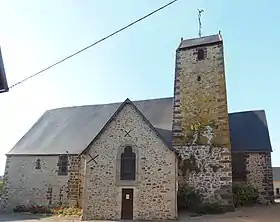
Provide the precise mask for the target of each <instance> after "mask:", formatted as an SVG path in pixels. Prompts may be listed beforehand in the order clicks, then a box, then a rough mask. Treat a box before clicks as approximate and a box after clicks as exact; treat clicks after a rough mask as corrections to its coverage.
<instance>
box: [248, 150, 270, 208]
mask: <svg viewBox="0 0 280 222" xmlns="http://www.w3.org/2000/svg"><path fill="white" fill-rule="evenodd" d="M245 157H246V170H247V183H249V184H252V185H254V186H255V187H256V188H257V189H258V190H259V193H260V198H259V202H260V203H270V202H273V201H274V192H273V175H272V165H271V154H270V153H247V154H246V156H245Z"/></svg>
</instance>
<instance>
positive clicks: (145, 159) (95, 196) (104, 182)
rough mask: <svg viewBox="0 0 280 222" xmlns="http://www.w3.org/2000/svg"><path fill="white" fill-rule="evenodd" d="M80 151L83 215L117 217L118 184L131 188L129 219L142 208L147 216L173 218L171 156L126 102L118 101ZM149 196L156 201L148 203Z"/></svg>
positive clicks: (173, 167)
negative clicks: (87, 145)
mask: <svg viewBox="0 0 280 222" xmlns="http://www.w3.org/2000/svg"><path fill="white" fill-rule="evenodd" d="M83 156H84V157H85V158H86V167H85V169H86V170H85V177H84V178H85V182H84V183H85V184H84V211H83V212H84V217H85V219H87V218H89V217H91V218H95V219H102V218H107V219H108V218H109V219H121V218H122V215H121V206H122V204H121V203H122V192H123V187H124V186H125V187H126V188H127V187H129V188H130V189H132V190H133V192H132V195H133V211H134V213H133V218H134V219H136V218H137V219H141V217H142V216H143V214H144V213H147V212H150V214H151V217H153V214H155V213H156V212H157V214H158V213H159V212H162V218H174V216H175V214H176V212H177V211H176V188H175V186H176V155H175V153H174V152H172V151H171V150H170V148H169V147H168V146H167V145H166V143H165V142H164V140H163V139H162V138H161V137H160V135H159V134H158V133H157V131H156V130H155V129H154V128H153V127H152V126H151V124H150V123H149V122H148V121H147V120H146V119H145V117H144V116H143V115H142V114H141V112H140V111H139V110H137V108H136V107H135V106H134V105H133V103H132V102H130V101H129V100H126V101H125V102H124V103H123V104H122V105H121V106H120V108H119V109H118V110H117V112H116V113H115V114H114V115H113V116H112V118H111V119H110V120H109V121H108V123H107V124H106V125H105V126H104V128H103V129H102V130H101V132H100V134H99V135H98V136H97V137H96V138H95V139H94V140H93V142H92V143H91V144H90V146H89V147H88V148H87V149H86V150H85V151H84V152H83ZM159 184H165V186H159ZM170 192H171V193H172V194H173V195H170ZM153 193H155V195H156V193H162V195H161V197H159V196H158V195H157V197H153ZM168 193H169V194H168ZM167 194H168V195H167ZM152 199H156V200H157V204H156V205H154V206H151V204H150V201H151V200H152ZM104 200H106V204H104ZM146 201H148V202H149V203H146ZM171 211H172V213H171ZM154 218H156V215H154Z"/></svg>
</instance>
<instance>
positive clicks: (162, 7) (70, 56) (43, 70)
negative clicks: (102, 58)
mask: <svg viewBox="0 0 280 222" xmlns="http://www.w3.org/2000/svg"><path fill="white" fill-rule="evenodd" d="M177 1H178V0H173V1H171V2H169V3H167V4H166V5H163V6H161V7H160V8H158V9H156V10H154V11H153V12H151V13H149V14H147V15H145V16H143V17H141V18H139V19H137V20H136V21H134V22H132V23H130V24H128V25H127V26H125V27H123V28H121V29H119V30H117V31H115V32H113V33H111V34H110V35H108V36H106V37H104V38H102V39H100V40H98V41H97V42H94V43H92V44H91V45H89V46H87V47H85V48H83V49H81V50H79V51H77V52H75V53H73V54H71V55H69V56H67V57H65V58H64V59H61V60H59V61H58V62H56V63H54V64H52V65H50V66H48V67H46V68H44V69H42V70H41V71H39V72H36V73H34V74H33V75H31V76H29V77H27V78H25V79H23V80H21V81H19V82H17V83H15V84H13V85H11V86H10V87H9V88H10V89H11V88H13V87H15V86H18V85H19V84H21V83H23V82H25V81H27V80H29V79H31V78H33V77H35V76H37V75H39V74H41V73H43V72H45V71H47V70H48V69H50V68H52V67H54V66H56V65H58V64H60V63H62V62H64V61H66V60H68V59H70V58H72V57H74V56H75V55H78V54H79V53H81V52H83V51H85V50H87V49H89V48H91V47H93V46H95V45H97V44H98V43H100V42H103V41H104V40H106V39H108V38H111V37H112V36H114V35H116V34H117V33H119V32H121V31H124V30H125V29H127V28H129V27H130V26H133V25H135V24H136V23H138V22H140V21H142V20H144V19H146V18H148V17H149V16H151V15H153V14H155V13H156V12H158V11H161V10H163V9H164V8H166V7H168V6H170V5H172V4H173V3H175V2H177Z"/></svg>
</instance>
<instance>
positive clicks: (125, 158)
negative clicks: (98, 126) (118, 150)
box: [120, 146, 136, 180]
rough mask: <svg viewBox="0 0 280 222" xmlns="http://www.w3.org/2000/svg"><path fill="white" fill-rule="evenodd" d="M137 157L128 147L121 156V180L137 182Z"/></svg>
mask: <svg viewBox="0 0 280 222" xmlns="http://www.w3.org/2000/svg"><path fill="white" fill-rule="evenodd" d="M135 159H136V155H135V153H133V152H132V147H130V146H127V147H125V148H124V152H123V153H122V154H121V174H120V176H121V178H120V179H121V180H135V171H136V161H135Z"/></svg>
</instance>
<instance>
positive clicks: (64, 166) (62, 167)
mask: <svg viewBox="0 0 280 222" xmlns="http://www.w3.org/2000/svg"><path fill="white" fill-rule="evenodd" d="M67 174H68V156H67V155H62V156H59V160H58V175H67Z"/></svg>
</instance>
